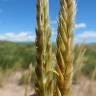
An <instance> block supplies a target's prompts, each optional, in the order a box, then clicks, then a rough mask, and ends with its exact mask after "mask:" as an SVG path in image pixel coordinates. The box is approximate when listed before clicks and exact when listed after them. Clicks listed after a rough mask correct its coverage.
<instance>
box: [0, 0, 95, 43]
mask: <svg viewBox="0 0 96 96" xmlns="http://www.w3.org/2000/svg"><path fill="white" fill-rule="evenodd" d="M59 7H60V5H59V0H50V19H51V26H52V41H55V39H56V33H57V32H56V31H57V18H58V13H59ZM95 9H96V0H77V16H76V30H75V42H76V43H77V42H82V41H83V40H84V41H86V42H88V43H95V42H96V12H95ZM35 27H36V0H0V40H9V41H18V42H19V41H34V40H35Z"/></svg>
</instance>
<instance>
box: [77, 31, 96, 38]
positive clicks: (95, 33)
mask: <svg viewBox="0 0 96 96" xmlns="http://www.w3.org/2000/svg"><path fill="white" fill-rule="evenodd" d="M78 36H79V37H80V38H96V31H85V32H83V33H82V34H79V35H78Z"/></svg>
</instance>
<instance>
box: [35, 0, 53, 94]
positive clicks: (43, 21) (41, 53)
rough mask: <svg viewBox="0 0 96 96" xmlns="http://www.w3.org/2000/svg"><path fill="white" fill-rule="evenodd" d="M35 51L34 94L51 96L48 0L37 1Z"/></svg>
mask: <svg viewBox="0 0 96 96" xmlns="http://www.w3.org/2000/svg"><path fill="white" fill-rule="evenodd" d="M36 50H37V54H36V55H37V56H36V59H37V64H36V67H35V73H36V77H35V78H36V79H35V91H36V94H37V95H38V96H53V95H52V94H53V91H52V90H53V88H52V87H53V85H52V77H53V76H52V72H51V69H52V62H51V61H52V60H51V56H52V48H51V30H50V22H49V0H37V28H36Z"/></svg>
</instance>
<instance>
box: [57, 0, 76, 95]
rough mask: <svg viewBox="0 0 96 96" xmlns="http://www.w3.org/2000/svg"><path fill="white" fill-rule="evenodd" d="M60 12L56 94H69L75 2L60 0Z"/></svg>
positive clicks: (71, 73) (71, 72) (71, 74)
mask: <svg viewBox="0 0 96 96" xmlns="http://www.w3.org/2000/svg"><path fill="white" fill-rule="evenodd" d="M60 5H61V7H60V14H59V22H58V36H57V55H56V57H57V68H56V69H57V72H58V74H59V76H58V78H57V83H58V88H57V89H58V92H59V95H58V96H71V94H72V93H71V85H72V77H73V57H74V54H73V48H74V44H73V39H74V33H73V31H74V25H75V22H74V21H75V20H74V19H75V14H76V4H75V0H60Z"/></svg>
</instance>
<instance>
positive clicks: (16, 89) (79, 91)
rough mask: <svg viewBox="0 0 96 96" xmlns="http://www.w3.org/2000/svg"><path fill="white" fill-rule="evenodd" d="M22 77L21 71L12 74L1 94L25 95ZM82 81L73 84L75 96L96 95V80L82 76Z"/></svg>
mask: <svg viewBox="0 0 96 96" xmlns="http://www.w3.org/2000/svg"><path fill="white" fill-rule="evenodd" d="M20 78H21V73H20V72H17V73H15V74H14V75H13V76H11V77H10V78H9V79H8V80H7V82H6V83H5V85H4V86H3V87H2V88H0V96H24V93H25V88H24V86H22V85H19V84H18V83H19V80H20ZM80 81H81V82H80V84H75V85H73V96H96V81H90V80H88V79H86V78H82V79H81V80H80ZM28 93H29V94H28V96H29V95H30V94H32V92H31V90H29V92H28Z"/></svg>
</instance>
